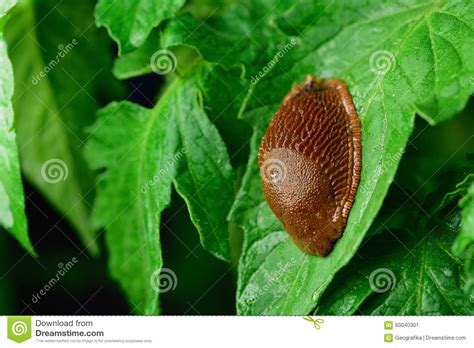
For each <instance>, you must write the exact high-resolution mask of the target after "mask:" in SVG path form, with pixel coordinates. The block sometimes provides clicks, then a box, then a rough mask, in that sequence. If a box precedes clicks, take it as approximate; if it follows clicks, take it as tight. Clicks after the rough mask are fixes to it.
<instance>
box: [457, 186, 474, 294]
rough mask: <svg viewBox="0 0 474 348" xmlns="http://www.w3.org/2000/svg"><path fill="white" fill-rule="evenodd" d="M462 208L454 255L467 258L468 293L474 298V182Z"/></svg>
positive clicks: (461, 203) (466, 287)
mask: <svg viewBox="0 0 474 348" xmlns="http://www.w3.org/2000/svg"><path fill="white" fill-rule="evenodd" d="M459 205H460V206H461V208H462V223H461V232H460V233H459V235H458V236H457V238H456V240H455V241H454V244H453V253H454V254H455V255H456V256H458V257H460V256H464V258H465V265H464V269H465V276H466V285H465V289H466V292H467V293H468V294H469V295H470V296H474V180H473V178H472V177H471V185H470V186H469V188H468V189H467V192H466V194H465V196H464V197H463V198H462V199H461V200H460V201H459Z"/></svg>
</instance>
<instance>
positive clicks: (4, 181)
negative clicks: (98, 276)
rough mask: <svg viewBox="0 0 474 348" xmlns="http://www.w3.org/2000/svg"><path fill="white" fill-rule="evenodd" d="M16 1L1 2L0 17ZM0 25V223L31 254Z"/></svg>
mask: <svg viewBox="0 0 474 348" xmlns="http://www.w3.org/2000/svg"><path fill="white" fill-rule="evenodd" d="M15 4H16V1H7V3H2V5H0V16H1V17H0V21H1V20H3V18H4V17H6V13H7V11H8V10H9V9H10V8H11V7H13V6H14V5H15ZM2 29H3V28H1V27H0V66H1V68H0V85H1V86H2V88H1V89H0V154H1V155H0V225H1V226H3V227H4V228H5V229H6V230H7V231H9V232H10V233H11V234H12V235H13V236H14V237H15V238H16V239H17V240H18V242H19V243H20V244H21V245H22V246H23V247H24V248H25V249H26V250H28V251H29V252H30V253H31V254H35V252H34V250H33V246H32V245H31V241H30V238H29V237H28V227H27V221H26V216H25V201H24V194H23V185H22V183H21V176H20V163H19V159H18V149H17V145H16V132H15V128H14V125H13V109H12V105H11V97H12V95H13V71H12V66H11V63H10V60H9V59H8V54H7V46H6V43H5V41H4V39H3V33H2Z"/></svg>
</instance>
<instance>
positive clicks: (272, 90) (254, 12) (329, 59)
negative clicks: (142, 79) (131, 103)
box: [163, 1, 474, 315]
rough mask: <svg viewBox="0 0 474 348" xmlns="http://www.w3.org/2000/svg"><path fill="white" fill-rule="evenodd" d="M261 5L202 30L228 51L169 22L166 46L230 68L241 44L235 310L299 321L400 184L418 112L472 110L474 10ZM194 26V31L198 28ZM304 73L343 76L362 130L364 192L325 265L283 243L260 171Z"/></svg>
mask: <svg viewBox="0 0 474 348" xmlns="http://www.w3.org/2000/svg"><path fill="white" fill-rule="evenodd" d="M253 5H254V6H253V7H251V8H250V10H249V11H250V15H248V16H247V15H240V13H245V10H242V9H240V10H239V11H240V12H239V11H236V12H233V15H231V14H229V15H227V17H226V18H227V19H228V20H227V22H226V25H225V26H222V25H221V23H220V22H219V21H217V20H216V21H215V22H214V23H215V24H214V26H213V27H212V26H211V25H212V23H209V22H208V23H206V24H207V25H209V26H210V28H208V27H206V26H204V25H203V26H202V27H203V29H202V30H203V31H207V32H212V31H218V32H219V33H220V34H221V35H220V36H222V37H223V38H224V39H223V40H220V41H219V43H220V44H221V45H226V46H221V47H219V50H217V51H216V50H215V49H214V46H213V44H212V43H209V42H207V41H206V40H204V38H202V40H201V39H200V38H201V37H200V36H199V35H196V37H197V38H198V39H197V40H194V41H190V40H191V39H188V40H184V39H183V37H184V35H185V34H184V33H185V32H184V30H183V29H181V25H180V23H179V20H173V21H171V22H170V24H169V25H168V26H167V28H166V29H165V32H164V34H163V35H164V36H163V42H166V44H167V45H172V44H173V43H174V44H177V45H178V44H189V45H193V46H194V47H196V48H197V49H198V50H199V51H200V53H201V55H202V56H203V57H204V58H205V59H208V60H211V61H217V62H221V63H222V64H227V65H235V64H236V62H237V61H238V60H239V58H238V55H233V54H232V52H234V48H235V47H236V48H239V47H240V46H239V45H240V44H241V43H242V42H244V43H245V47H246V48H245V52H244V56H243V58H242V59H240V61H241V62H242V63H244V64H246V72H247V74H251V75H247V76H250V80H251V82H252V86H251V87H250V88H249V93H248V97H247V98H246V103H245V105H244V107H245V111H246V115H245V117H246V119H248V120H249V121H250V122H251V123H252V124H253V126H254V137H253V141H252V145H251V155H250V159H249V164H248V167H247V172H246V174H245V176H244V180H243V185H242V188H241V190H240V192H239V193H238V197H237V199H236V202H235V205H234V207H233V210H232V214H231V219H232V221H235V222H236V223H238V224H239V225H241V226H242V227H243V228H244V230H245V242H244V251H243V256H242V261H241V264H240V268H239V289H238V302H237V308H238V311H239V313H240V314H299V315H301V314H306V313H308V312H310V311H311V309H312V308H314V307H315V306H316V304H317V302H318V299H319V297H320V295H321V293H322V292H323V290H324V289H325V288H326V287H327V285H328V284H329V283H330V282H331V280H332V278H333V277H334V275H335V273H336V272H337V271H338V270H339V269H340V268H341V267H342V266H343V265H345V264H346V263H347V262H348V261H349V260H350V259H351V258H352V256H353V255H354V253H355V252H356V250H357V248H358V246H359V244H360V243H361V241H362V239H363V238H364V235H365V233H366V232H367V230H368V228H369V227H370V225H371V223H372V221H373V219H374V217H375V216H376V214H377V212H378V210H379V208H380V206H381V204H382V202H383V199H384V197H385V195H386V193H387V190H388V187H389V185H390V183H391V182H392V180H393V177H394V175H395V171H396V169H397V166H398V162H399V159H400V157H401V154H402V153H403V151H404V148H405V146H406V143H407V141H408V138H409V136H410V133H411V131H412V129H413V121H414V116H415V112H418V113H419V114H421V115H422V116H423V117H424V118H425V119H427V120H428V121H429V122H430V123H432V124H434V123H436V122H440V121H443V120H446V119H448V118H450V117H452V116H453V115H454V114H455V113H456V112H457V111H459V110H461V109H462V108H463V107H464V105H465V103H466V101H467V98H468V96H469V94H470V92H471V91H472V86H471V85H470V84H469V78H470V76H472V74H473V71H474V65H473V63H472V62H474V59H473V58H474V56H473V55H474V47H473V45H474V44H473V41H472V40H471V39H470V37H471V36H472V30H473V29H472V26H473V13H474V10H473V6H472V5H471V4H467V3H464V2H459V1H451V2H445V3H439V2H437V1H410V2H408V3H404V4H395V3H380V2H378V1H369V2H367V3H365V4H363V5H361V4H359V3H358V4H351V3H350V2H344V3H342V2H340V3H339V2H338V3H337V4H333V3H332V2H330V1H327V2H322V3H319V4H318V5H316V6H311V5H305V2H303V1H301V2H298V3H297V4H296V5H293V6H306V7H307V8H306V10H305V12H304V13H305V15H304V16H301V12H300V11H293V10H292V8H294V7H291V8H290V6H289V4H288V3H287V2H280V3H278V4H277V5H274V4H271V3H269V2H266V1H255V2H254V3H253ZM321 7H322V8H323V9H324V15H323V16H321V11H319V9H320V8H321ZM233 16H234V18H235V19H234V21H233V22H230V19H229V18H232V17H233ZM248 20H250V21H251V23H246V21H248ZM182 22H183V21H182ZM188 22H189V23H191V27H190V28H187V29H194V28H195V25H194V24H192V21H191V20H189V21H188ZM184 23H186V22H184ZM275 24H276V25H279V26H280V30H279V29H278V28H277V27H276V26H275ZM219 25H221V26H219ZM237 26H238V28H239V29H240V28H244V29H243V31H242V32H244V34H245V35H240V37H239V35H237V37H236V35H234V36H233V37H232V36H231V35H230V34H229V33H231V32H232V30H231V29H229V28H232V27H237ZM246 28H251V30H249V31H246V30H245V29H246ZM239 29H237V30H236V32H237V33H240V32H241V31H240V30H239ZM290 29H291V30H290ZM198 33H199V30H198ZM288 33H290V34H291V36H289V35H288ZM413 50H416V54H413ZM216 52H217V53H216ZM228 52H229V54H228ZM248 52H250V53H251V54H248ZM254 52H256V54H254ZM254 56H256V59H255V60H253V57H254ZM249 60H251V63H248V61H249ZM307 74H314V75H317V76H321V77H323V78H332V77H336V78H338V79H341V80H343V81H345V82H346V84H347V85H348V87H349V90H350V93H351V95H352V97H353V100H354V103H355V105H356V109H357V111H358V114H359V117H360V119H361V123H362V143H363V146H362V161H363V163H362V173H361V181H360V185H359V189H358V193H357V196H356V199H355V204H354V206H353V208H352V211H351V214H350V216H349V220H348V224H347V227H346V230H345V232H344V236H343V238H341V240H340V241H339V242H338V243H337V244H336V247H335V249H334V250H333V252H332V253H331V254H330V255H329V256H328V257H326V258H318V257H310V256H306V255H304V254H302V253H301V252H300V251H299V250H298V249H297V248H296V247H295V246H294V245H293V243H292V242H291V241H290V239H289V238H288V237H287V236H286V234H285V233H284V232H283V229H282V227H281V226H280V224H279V222H278V221H277V220H276V218H275V217H274V215H273V214H272V212H271V211H270V209H269V208H268V206H267V204H266V202H265V200H264V197H263V194H262V190H261V185H260V179H259V172H258V166H257V152H258V145H259V142H260V139H261V137H262V135H263V133H264V131H265V129H266V126H267V124H268V122H269V120H270V119H271V116H272V114H273V113H274V112H275V110H276V109H277V107H278V105H279V104H280V102H281V100H282V99H283V97H284V96H285V94H286V93H287V91H288V90H290V88H291V86H292V85H293V84H295V83H298V82H301V81H302V80H303V79H304V77H305V76H306V75H307ZM285 265H287V266H285ZM275 278H277V281H275Z"/></svg>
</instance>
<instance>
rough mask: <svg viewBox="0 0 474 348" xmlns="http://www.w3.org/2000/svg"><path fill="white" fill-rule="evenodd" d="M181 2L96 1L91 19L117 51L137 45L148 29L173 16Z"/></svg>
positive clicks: (148, 32)
mask: <svg viewBox="0 0 474 348" xmlns="http://www.w3.org/2000/svg"><path fill="white" fill-rule="evenodd" d="M184 2H185V0H122V1H115V0H99V2H98V4H97V7H96V11H95V17H96V22H97V25H98V26H99V27H100V26H104V27H106V28H107V30H108V31H109V34H110V36H111V37H112V38H113V39H114V40H115V41H116V42H117V43H118V45H119V52H121V53H127V52H130V51H133V50H134V49H135V48H137V47H139V46H141V45H142V44H143V43H144V42H145V40H146V38H147V37H148V35H149V34H150V32H151V30H152V29H153V28H154V27H156V26H158V25H159V24H160V23H161V22H162V21H163V20H164V19H166V18H170V17H172V16H174V14H175V13H176V12H177V11H178V10H179V9H180V8H181V6H183V4H184Z"/></svg>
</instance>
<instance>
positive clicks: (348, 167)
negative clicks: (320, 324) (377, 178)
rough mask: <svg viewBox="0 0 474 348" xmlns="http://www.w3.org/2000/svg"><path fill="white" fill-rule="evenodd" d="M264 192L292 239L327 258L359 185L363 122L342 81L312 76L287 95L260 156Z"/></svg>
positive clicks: (263, 141) (265, 138)
mask: <svg viewBox="0 0 474 348" xmlns="http://www.w3.org/2000/svg"><path fill="white" fill-rule="evenodd" d="M258 164H259V167H260V176H261V178H262V186H263V193H264V195H265V199H266V200H267V202H268V205H269V206H270V208H271V209H272V211H273V212H274V213H275V215H276V216H277V218H278V219H279V220H280V221H281V222H282V224H283V227H284V228H285V229H286V231H287V232H288V234H289V235H290V236H291V238H292V239H293V241H294V243H295V244H296V245H297V246H298V247H299V248H300V249H301V250H302V251H304V252H305V253H307V254H309V255H316V254H317V255H319V256H326V255H328V254H329V253H330V252H331V250H332V249H333V247H334V244H335V243H336V241H337V240H338V239H339V238H341V236H342V233H343V231H344V228H345V226H346V222H347V217H348V215H349V211H350V210H351V207H352V203H353V201H354V197H355V194H356V190H357V186H358V185H359V175H360V169H361V131H360V122H359V118H358V116H357V113H356V111H355V107H354V104H353V102H352V98H351V96H350V94H349V92H348V91H347V88H346V86H345V85H344V83H343V82H341V81H338V80H326V81H323V80H320V79H319V78H314V77H313V76H308V77H307V78H306V80H305V81H304V82H303V83H301V84H298V85H296V86H295V87H293V89H292V90H291V91H290V92H289V93H288V95H287V96H286V97H285V99H284V100H283V103H282V104H281V106H280V108H279V109H278V110H277V112H276V113H275V115H274V116H273V119H272V120H271V122H270V125H269V127H268V129H267V131H266V133H265V135H264V137H263V139H262V142H261V144H260V149H259V154H258Z"/></svg>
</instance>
